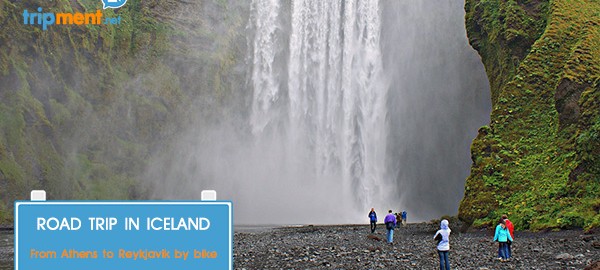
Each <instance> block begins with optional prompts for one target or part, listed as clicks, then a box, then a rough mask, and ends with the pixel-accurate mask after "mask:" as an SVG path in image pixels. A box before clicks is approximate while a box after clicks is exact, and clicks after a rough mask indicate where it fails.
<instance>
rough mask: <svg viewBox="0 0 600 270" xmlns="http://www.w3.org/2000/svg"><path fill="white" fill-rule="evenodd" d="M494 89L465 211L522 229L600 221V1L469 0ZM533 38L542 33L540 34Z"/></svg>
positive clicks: (473, 32)
mask: <svg viewBox="0 0 600 270" xmlns="http://www.w3.org/2000/svg"><path fill="white" fill-rule="evenodd" d="M465 8H466V11H467V30H468V35H469V38H470V41H471V43H472V44H473V47H474V48H476V49H477V50H478V51H479V53H480V54H481V56H482V59H483V62H484V65H485V67H486V71H487V73H488V76H489V78H490V82H491V88H492V89H491V90H492V93H493V94H492V96H493V111H492V115H491V123H490V125H489V126H484V127H482V128H481V129H480V130H479V135H478V136H477V138H476V139H475V140H474V142H473V145H472V147H471V153H472V160H473V164H472V167H471V175H470V176H469V178H468V179H467V183H466V186H465V196H464V198H463V200H462V201H461V204H460V208H459V217H460V218H461V219H462V220H464V221H466V222H468V223H474V224H475V225H491V224H493V223H494V222H495V221H496V220H497V219H498V218H499V217H500V215H502V214H505V213H506V214H508V215H509V216H510V217H511V220H513V222H515V225H516V226H517V227H518V228H519V229H531V230H541V229H547V228H569V227H586V228H590V227H597V226H599V225H600V215H599V213H598V210H599V209H600V199H599V196H598V195H599V194H600V170H599V166H600V145H599V143H600V129H599V126H600V94H599V91H600V2H598V1H592V0H556V1H549V2H548V1H535V0H528V1H527V0H522V1H514V0H508V1H500V0H468V1H467V4H466V5H465ZM532 41H533V42H532Z"/></svg>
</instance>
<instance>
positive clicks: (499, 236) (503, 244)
mask: <svg viewBox="0 0 600 270" xmlns="http://www.w3.org/2000/svg"><path fill="white" fill-rule="evenodd" d="M494 241H496V242H498V260H499V261H506V260H508V259H509V257H508V256H509V255H508V243H509V242H512V241H513V238H512V236H510V232H509V231H508V229H507V228H506V223H505V221H504V219H500V222H499V223H498V226H496V232H495V233H494Z"/></svg>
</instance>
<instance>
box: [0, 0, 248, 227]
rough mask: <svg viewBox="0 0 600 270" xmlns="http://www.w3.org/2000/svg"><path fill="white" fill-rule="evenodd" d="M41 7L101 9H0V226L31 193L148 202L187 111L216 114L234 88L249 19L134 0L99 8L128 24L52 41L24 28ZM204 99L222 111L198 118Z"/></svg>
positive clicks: (218, 4) (1, 0) (65, 1)
mask: <svg viewBox="0 0 600 270" xmlns="http://www.w3.org/2000/svg"><path fill="white" fill-rule="evenodd" d="M38 7H42V8H43V10H44V12H72V11H75V12H77V11H78V12H95V11H96V10H97V9H102V3H101V1H92V0H55V1H41V0H26V1H10V0H0V48H1V49H0V194H1V196H0V224H3V223H4V224H6V223H10V222H11V221H12V208H13V201H14V200H22V199H28V196H29V192H30V190H32V189H45V190H46V191H47V192H48V197H49V199H138V198H144V197H145V196H146V195H145V194H146V190H145V189H146V188H145V186H144V185H141V184H140V183H141V182H143V179H140V175H142V173H143V171H144V170H145V167H146V166H147V164H146V162H147V159H148V157H149V156H151V155H152V153H154V152H156V151H161V148H162V147H165V145H166V144H167V143H166V142H168V141H169V140H171V136H172V134H174V133H176V132H177V130H179V129H180V128H181V126H182V125H185V123H186V122H185V118H186V117H187V115H188V114H189V113H193V112H202V111H210V112H212V113H213V114H217V113H215V110H216V109H215V108H217V107H218V105H219V103H220V102H221V103H222V102H225V101H223V100H225V99H227V98H228V97H229V96H231V94H230V91H231V89H232V88H234V87H237V86H238V84H237V82H236V81H235V80H234V79H232V77H234V76H235V75H236V74H235V73H234V72H231V70H232V69H233V68H235V65H236V64H237V60H236V59H242V57H238V56H237V54H239V52H240V51H241V48H239V47H237V45H236V44H238V43H239V39H240V36H239V35H238V32H239V31H240V29H243V25H244V24H243V22H244V20H243V16H242V13H243V11H242V10H240V9H233V8H231V7H229V5H228V4H227V2H226V1H215V2H214V3H213V2H210V3H207V2H202V3H194V2H190V3H188V2H184V1H176V0H169V1H157V0H151V1H141V0H129V1H128V2H127V4H126V5H125V6H124V7H123V8H120V9H117V10H113V9H106V10H103V13H104V17H117V16H120V17H121V24H120V25H81V26H77V25H54V26H50V27H49V28H48V30H46V31H42V29H41V27H39V26H32V25H24V24H23V15H22V14H23V10H24V9H28V10H29V11H30V12H34V11H35V10H36V9H37V8H38ZM191 13H193V14H191ZM225 17H226V18H225ZM209 20H214V21H217V20H219V23H220V24H219V25H218V26H221V27H222V28H221V29H219V28H216V27H215V25H216V24H209V22H206V21H209ZM222 30H227V34H225V35H219V34H217V33H216V32H219V33H220V32H221V31H222ZM192 39H193V40H192ZM191 43H193V44H191ZM193 46H204V47H202V48H199V49H198V50H191V49H190V48H194V47H193ZM195 52H197V53H195ZM190 67H195V68H190ZM201 97H210V99H211V100H215V102H214V104H207V105H206V106H204V107H203V108H201V109H192V108H193V106H194V101H195V100H198V99H200V98H201Z"/></svg>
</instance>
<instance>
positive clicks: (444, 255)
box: [433, 219, 451, 270]
mask: <svg viewBox="0 0 600 270" xmlns="http://www.w3.org/2000/svg"><path fill="white" fill-rule="evenodd" d="M450 231H451V230H450V228H449V227H448V220H445V219H444V220H442V222H441V224H440V229H439V230H438V231H437V232H436V233H435V235H434V236H433V239H435V240H438V241H439V242H438V245H437V250H438V254H439V255H440V270H450V260H449V259H448V252H449V251H450Z"/></svg>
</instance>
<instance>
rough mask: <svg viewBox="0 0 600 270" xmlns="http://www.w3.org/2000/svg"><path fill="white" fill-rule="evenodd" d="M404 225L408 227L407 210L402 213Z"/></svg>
mask: <svg viewBox="0 0 600 270" xmlns="http://www.w3.org/2000/svg"><path fill="white" fill-rule="evenodd" d="M402 225H406V210H405V211H402Z"/></svg>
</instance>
